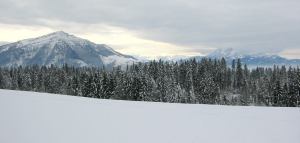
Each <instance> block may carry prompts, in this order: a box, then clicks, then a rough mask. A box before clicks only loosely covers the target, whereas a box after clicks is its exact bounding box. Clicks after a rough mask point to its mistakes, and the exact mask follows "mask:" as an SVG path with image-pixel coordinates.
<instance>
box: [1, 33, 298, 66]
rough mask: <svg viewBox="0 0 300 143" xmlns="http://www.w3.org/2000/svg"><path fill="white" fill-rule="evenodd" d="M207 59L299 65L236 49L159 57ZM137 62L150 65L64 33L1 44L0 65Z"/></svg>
mask: <svg viewBox="0 0 300 143" xmlns="http://www.w3.org/2000/svg"><path fill="white" fill-rule="evenodd" d="M204 57H208V58H212V59H221V58H222V57H224V58H225V59H226V61H227V63H228V65H230V64H231V62H232V60H233V59H237V58H240V59H241V61H242V63H244V64H247V65H248V66H249V67H256V66H264V67H270V66H273V65H274V64H276V65H287V66H298V65H300V59H291V60H290V59H286V58H283V57H280V56H278V55H272V54H243V53H241V52H239V51H237V50H235V49H233V48H227V49H217V50H215V51H214V52H212V53H210V54H208V55H207V56H192V57H191V56H180V55H177V56H167V57H159V59H161V60H164V61H180V60H184V59H191V58H196V59H197V60H201V59H202V58H204ZM134 62H147V60H146V58H142V57H134V56H130V55H124V54H121V53H119V52H117V51H115V50H113V49H112V48H111V47H109V46H107V45H105V44H95V43H93V42H90V41H88V40H85V39H81V38H78V37H76V36H74V35H70V34H68V33H65V32H63V31H58V32H54V33H50V34H48V35H44V36H41V37H38V38H32V39H26V40H21V41H18V42H14V43H6V42H1V43H0V66H20V65H22V66H26V65H45V66H50V65H52V64H53V65H57V66H61V65H63V64H68V65H72V66H75V67H83V66H92V67H103V66H105V67H108V68H111V67H114V66H125V65H127V64H132V63H134Z"/></svg>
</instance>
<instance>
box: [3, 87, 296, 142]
mask: <svg viewBox="0 0 300 143" xmlns="http://www.w3.org/2000/svg"><path fill="white" fill-rule="evenodd" d="M0 114H1V118H0V142H3V143H41V142H43V143H83V142H84V143H99V142H103V143H120V142H122V143H201V142H203V143H296V142H299V141H300V136H299V135H300V128H299V127H300V122H299V119H300V109H299V108H274V107H240V106H218V105H187V104H168V103H147V102H131V101H116V100H101V99H92V98H83V97H74V96H64V95H53V94H47V93H34V92H25V91H10V90H0Z"/></svg>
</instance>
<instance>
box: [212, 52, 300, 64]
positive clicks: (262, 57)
mask: <svg viewBox="0 0 300 143" xmlns="http://www.w3.org/2000/svg"><path fill="white" fill-rule="evenodd" d="M207 57H209V58H213V59H214V58H217V59H220V58H222V57H224V58H225V59H226V61H227V63H228V64H231V62H232V60H233V59H238V58H239V59H241V62H242V63H244V64H247V65H248V66H250V67H256V66H261V67H270V66H273V65H287V66H297V65H300V59H286V58H283V57H281V56H278V55H272V54H243V53H241V52H238V51H237V50H235V49H233V48H227V49H217V50H215V51H214V52H212V53H210V54H208V55H207Z"/></svg>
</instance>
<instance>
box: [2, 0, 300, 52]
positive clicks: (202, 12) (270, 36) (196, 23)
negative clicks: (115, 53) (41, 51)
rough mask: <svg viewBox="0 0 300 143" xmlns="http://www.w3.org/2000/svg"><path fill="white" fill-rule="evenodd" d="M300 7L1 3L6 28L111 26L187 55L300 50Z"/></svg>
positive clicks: (260, 1)
mask: <svg viewBox="0 0 300 143" xmlns="http://www.w3.org/2000/svg"><path fill="white" fill-rule="evenodd" d="M299 7H300V1H299V0H289V1H286V0H251V1H241V0H224V1H219V0H210V1H207V0H164V1H161V0H151V1H149V0H123V1H120V0H76V1H74V0H51V1H49V0H26V1H24V0H6V1H0V23H6V24H20V25H38V26H44V27H51V28H52V29H60V30H61V29H62V30H64V29H69V30H70V28H68V27H73V29H72V30H70V31H76V32H78V33H80V32H81V33H83V32H84V31H85V30H86V28H83V29H80V28H81V27H80V28H76V27H74V26H68V24H70V23H71V24H72V23H73V25H76V24H79V25H80V24H82V25H85V26H87V27H90V28H94V27H95V26H94V25H107V26H112V27H119V28H122V29H126V30H128V31H130V33H134V36H135V37H138V38H140V39H145V40H150V41H157V42H162V43H168V44H171V45H176V46H178V47H185V48H183V50H186V51H194V52H196V51H198V52H202V53H207V52H209V51H211V50H212V49H214V48H227V47H232V48H238V49H241V51H245V52H249V51H251V52H275V53H276V52H277V53H278V52H280V51H282V50H286V49H299V45H300V40H299V37H300V26H299V25H300V17H299V13H300V9H299ZM57 21H60V23H65V24H55V22H57ZM53 23H54V24H53ZM58 25H59V26H58ZM89 25H92V26H89ZM94 30H96V31H97V30H98V29H94Z"/></svg>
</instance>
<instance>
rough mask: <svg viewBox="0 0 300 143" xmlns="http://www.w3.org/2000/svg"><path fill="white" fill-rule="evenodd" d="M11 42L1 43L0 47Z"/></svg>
mask: <svg viewBox="0 0 300 143" xmlns="http://www.w3.org/2000/svg"><path fill="white" fill-rule="evenodd" d="M8 43H9V42H2V41H0V46H2V45H6V44H8Z"/></svg>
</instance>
